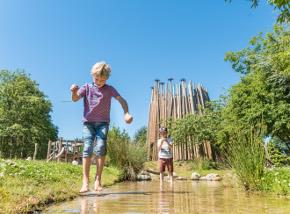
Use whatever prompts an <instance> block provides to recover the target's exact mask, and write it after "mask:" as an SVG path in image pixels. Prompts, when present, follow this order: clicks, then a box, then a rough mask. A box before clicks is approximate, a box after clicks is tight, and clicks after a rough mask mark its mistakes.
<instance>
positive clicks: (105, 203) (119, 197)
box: [42, 181, 290, 214]
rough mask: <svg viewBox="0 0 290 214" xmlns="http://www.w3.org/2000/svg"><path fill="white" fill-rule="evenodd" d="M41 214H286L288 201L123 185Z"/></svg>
mask: <svg viewBox="0 0 290 214" xmlns="http://www.w3.org/2000/svg"><path fill="white" fill-rule="evenodd" d="M42 213H48V214H52V213H53V214H54V213H82V214H84V213H194V214H195V213H196V214H200V213H214V214H216V213H220V214H225V213H255V214H256V213H273V214H280V213H281V214H282V213H283V214H284V213H285V214H286V213H290V200H289V199H288V200H287V199H282V198H277V197H276V196H269V195H257V194H249V193H246V192H244V191H241V190H237V189H234V188H225V187H223V186H222V184H221V182H213V181H211V182H206V181H203V182H198V181H174V183H173V185H171V184H170V183H169V182H164V185H163V187H160V185H159V182H158V181H151V182H150V181H147V182H125V183H120V184H116V185H114V186H112V187H109V188H106V189H104V190H103V191H102V193H100V194H98V195H96V194H91V195H89V196H80V197H78V198H76V199H75V200H73V201H68V202H65V203H61V204H58V205H53V206H51V207H49V208H48V209H47V210H44V211H43V212H42Z"/></svg>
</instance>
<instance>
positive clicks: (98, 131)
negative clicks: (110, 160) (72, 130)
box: [83, 122, 109, 158]
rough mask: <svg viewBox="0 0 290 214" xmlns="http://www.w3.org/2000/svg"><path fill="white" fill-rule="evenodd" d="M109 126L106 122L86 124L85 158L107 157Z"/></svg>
mask: <svg viewBox="0 0 290 214" xmlns="http://www.w3.org/2000/svg"><path fill="white" fill-rule="evenodd" d="M108 130H109V124H108V123H105V122H85V123H84V127H83V141H84V151H83V157H84V158H86V157H91V156H92V154H93V153H94V154H95V155H96V156H105V155H106V154H107V135H108Z"/></svg>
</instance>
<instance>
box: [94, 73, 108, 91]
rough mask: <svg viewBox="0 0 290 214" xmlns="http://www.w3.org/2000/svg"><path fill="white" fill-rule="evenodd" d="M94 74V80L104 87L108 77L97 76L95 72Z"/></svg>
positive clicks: (99, 86)
mask: <svg viewBox="0 0 290 214" xmlns="http://www.w3.org/2000/svg"><path fill="white" fill-rule="evenodd" d="M92 76H93V81H94V83H95V84H96V85H97V86H98V88H101V87H103V86H104V85H105V84H106V81H107V79H108V78H107V77H103V76H97V75H95V74H93V75H92Z"/></svg>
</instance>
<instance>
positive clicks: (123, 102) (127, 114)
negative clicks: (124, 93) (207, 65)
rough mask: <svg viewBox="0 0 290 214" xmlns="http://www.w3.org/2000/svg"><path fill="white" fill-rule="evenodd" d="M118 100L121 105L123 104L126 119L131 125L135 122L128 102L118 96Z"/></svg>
mask: <svg viewBox="0 0 290 214" xmlns="http://www.w3.org/2000/svg"><path fill="white" fill-rule="evenodd" d="M116 99H117V100H118V101H119V103H120V104H121V106H122V108H123V110H124V119H125V122H126V123H131V122H132V120H133V117H132V116H131V115H130V114H129V108H128V104H127V101H126V100H125V99H124V98H123V97H121V96H117V97H116Z"/></svg>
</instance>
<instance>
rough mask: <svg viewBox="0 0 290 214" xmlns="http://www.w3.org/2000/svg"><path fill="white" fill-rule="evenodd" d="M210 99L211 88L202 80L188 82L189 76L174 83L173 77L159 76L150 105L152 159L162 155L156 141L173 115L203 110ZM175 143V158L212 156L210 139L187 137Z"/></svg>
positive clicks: (149, 145)
mask: <svg viewBox="0 0 290 214" xmlns="http://www.w3.org/2000/svg"><path fill="white" fill-rule="evenodd" d="M207 101H209V96H208V92H207V90H206V89H205V88H204V87H203V86H202V85H201V84H196V85H193V84H192V82H191V81H190V82H189V83H188V84H187V83H186V81H185V79H181V81H180V82H179V83H176V84H174V83H173V79H168V82H167V83H163V82H160V81H159V80H155V84H154V86H153V87H152V88H151V100H150V105H149V120H148V131H147V148H148V160H157V158H158V157H157V155H158V154H157V143H156V142H157V139H158V138H159V128H160V127H161V126H165V124H166V121H167V120H168V119H170V118H171V119H172V120H173V121H174V120H176V119H179V118H183V117H184V116H185V115H187V114H202V113H203V109H204V108H205V103H206V102H207ZM169 134H170V133H169ZM173 140H174V139H173ZM175 145H176V146H174V148H173V156H174V159H175V160H192V159H194V158H200V157H202V158H207V159H212V148H211V145H210V143H209V142H200V143H198V144H193V143H189V142H186V141H185V143H178V144H175Z"/></svg>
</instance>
